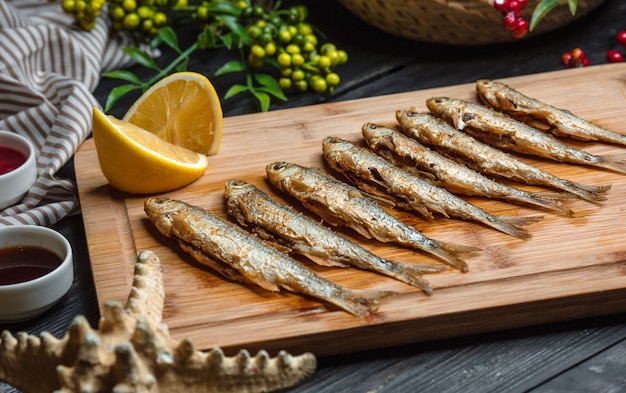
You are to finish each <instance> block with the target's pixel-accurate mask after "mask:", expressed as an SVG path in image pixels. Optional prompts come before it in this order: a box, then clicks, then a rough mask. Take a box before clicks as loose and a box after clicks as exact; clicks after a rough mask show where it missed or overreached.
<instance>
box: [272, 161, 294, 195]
mask: <svg viewBox="0 0 626 393" xmlns="http://www.w3.org/2000/svg"><path fill="white" fill-rule="evenodd" d="M301 171H302V167H301V166H300V165H297V164H292V163H289V162H284V161H278V162H273V163H271V164H267V166H265V174H266V175H267V178H268V179H269V181H270V183H272V184H273V185H274V186H276V187H278V188H279V189H281V190H283V191H285V188H284V185H283V183H284V182H285V181H287V180H288V179H289V178H290V177H292V176H295V175H297V174H298V173H300V172H301Z"/></svg>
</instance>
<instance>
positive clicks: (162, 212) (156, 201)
mask: <svg viewBox="0 0 626 393" xmlns="http://www.w3.org/2000/svg"><path fill="white" fill-rule="evenodd" d="M178 205H179V203H178V201H175V200H172V199H169V198H161V197H153V198H148V199H146V200H145V201H144V203H143V210H144V211H145V212H146V214H147V215H148V218H149V219H150V221H152V223H154V226H155V227H156V228H157V229H158V230H159V232H161V233H162V234H163V235H165V236H170V233H171V231H172V223H173V218H172V216H173V213H175V212H177V211H178V210H179V206H178Z"/></svg>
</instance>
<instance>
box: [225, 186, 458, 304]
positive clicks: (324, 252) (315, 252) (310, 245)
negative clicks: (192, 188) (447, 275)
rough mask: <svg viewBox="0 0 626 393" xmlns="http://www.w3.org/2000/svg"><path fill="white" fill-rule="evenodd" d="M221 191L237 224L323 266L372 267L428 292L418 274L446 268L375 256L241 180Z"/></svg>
mask: <svg viewBox="0 0 626 393" xmlns="http://www.w3.org/2000/svg"><path fill="white" fill-rule="evenodd" d="M224 194H225V197H226V205H227V209H228V213H229V214H230V215H231V216H233V217H234V218H236V219H237V221H238V222H239V224H240V225H242V226H245V227H252V228H253V229H254V231H255V233H257V234H259V236H260V237H261V238H263V239H266V240H268V241H272V242H276V243H278V244H280V245H284V246H285V247H287V248H289V249H291V250H293V251H294V252H296V253H298V254H301V255H304V256H306V257H308V258H309V259H311V260H312V261H314V262H316V263H318V264H320V265H323V266H340V267H346V266H348V265H351V266H354V267H357V268H359V269H363V270H370V271H375V272H378V273H381V274H384V275H387V276H390V277H393V278H396V279H398V280H400V281H403V282H405V283H407V284H410V285H413V286H415V287H417V288H420V289H422V290H423V291H424V292H426V293H428V294H430V293H432V291H433V289H432V287H431V285H430V284H429V283H428V281H426V280H425V279H423V278H422V274H423V273H435V272H439V271H442V270H444V269H447V268H449V266H448V265H446V264H442V263H405V262H395V261H390V260H387V259H384V258H381V257H378V256H376V255H374V254H373V253H372V252H370V251H369V250H367V249H365V248H363V247H361V246H360V245H358V244H356V243H354V242H352V241H350V240H348V239H346V238H344V237H342V236H340V235H338V234H337V233H335V232H334V231H332V230H331V229H330V228H328V227H326V226H324V225H322V224H320V223H318V222H317V221H314V220H312V219H310V218H309V217H307V216H305V215H304V214H302V213H300V212H298V211H296V210H295V209H293V208H292V207H291V206H287V205H282V204H279V203H278V202H276V201H275V200H274V199H272V198H271V197H270V196H269V195H268V194H266V193H265V192H263V191H262V190H261V189H259V188H258V187H256V186H255V185H253V184H250V183H247V182H245V181H243V180H238V179H231V180H229V181H227V182H226V189H225V193H224Z"/></svg>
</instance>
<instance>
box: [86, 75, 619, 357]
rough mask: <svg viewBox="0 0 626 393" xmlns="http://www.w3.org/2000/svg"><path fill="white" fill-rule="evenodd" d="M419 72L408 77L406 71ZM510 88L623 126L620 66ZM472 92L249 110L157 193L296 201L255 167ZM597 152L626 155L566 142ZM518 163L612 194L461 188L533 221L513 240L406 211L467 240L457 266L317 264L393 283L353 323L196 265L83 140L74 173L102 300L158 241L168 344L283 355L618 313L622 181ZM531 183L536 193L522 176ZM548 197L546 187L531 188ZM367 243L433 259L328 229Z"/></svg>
mask: <svg viewBox="0 0 626 393" xmlns="http://www.w3.org/2000/svg"><path fill="white" fill-rule="evenodd" d="M416 77H419V76H416ZM504 81H505V82H507V83H509V84H510V85H512V87H514V88H518V89H519V90H521V91H522V92H524V93H526V94H528V95H530V96H534V97H536V98H538V99H541V100H543V101H545V102H548V103H551V104H553V105H556V106H559V107H562V108H567V109H569V110H571V111H572V112H574V113H575V114H577V115H579V116H581V117H584V118H586V119H588V120H591V121H594V122H597V123H598V124H600V125H602V126H604V127H606V128H609V129H611V130H614V131H617V132H621V133H626V123H625V122H624V118H625V115H626V112H625V108H626V64H613V65H602V66H593V67H587V68H580V69H571V70H563V71H556V72H550V73H544V74H537V75H528V76H521V77H515V78H509V79H506V80H504ZM440 95H443V96H450V97H457V98H462V99H469V100H475V99H476V97H475V90H474V85H473V84H464V85H459V86H450V87H443V88H436V89H430V90H423V91H414V92H408V93H402V94H395V95H388V96H380V97H372V98H367V99H360V100H354V101H346V102H339V103H330V104H322V105H315V106H309V107H301V108H295V109H287V110H280V111H274V112H269V113H260V114H251V115H244V116H237V117H230V118H226V119H224V137H223V140H222V146H221V150H220V152H219V154H218V155H216V156H211V157H209V168H208V170H207V171H206V173H205V174H204V176H203V177H202V178H201V179H200V180H198V181H197V182H195V183H193V184H191V185H189V186H187V187H185V188H184V189H180V190H177V191H174V192H170V193H167V194H166V195H167V196H169V197H171V198H176V199H181V200H184V201H186V202H189V203H192V204H196V205H199V206H202V207H204V208H206V209H208V210H211V211H213V212H215V213H217V214H218V215H220V216H222V217H226V213H225V209H224V197H223V190H224V183H225V181H226V180H227V179H230V178H240V179H243V180H246V181H249V182H251V183H253V184H255V185H257V186H259V187H261V188H262V189H264V190H266V191H267V192H268V193H270V194H271V195H273V196H275V197H276V198H277V199H278V200H279V201H280V202H283V203H290V204H294V206H296V207H297V208H301V207H300V206H299V205H297V204H296V203H295V202H294V200H293V199H290V198H288V197H286V196H285V195H283V194H280V193H279V192H277V191H275V190H274V189H272V188H271V186H270V185H269V184H268V183H267V182H266V180H265V171H264V168H265V165H266V164H268V163H270V162H274V161H288V162H294V163H298V164H302V165H310V166H317V167H324V168H325V166H324V164H323V160H322V156H321V141H322V139H323V138H324V137H326V136H329V135H334V136H339V137H342V138H345V139H348V140H352V141H355V142H360V141H361V140H362V137H361V133H360V128H361V125H362V124H364V123H365V122H378V123H382V124H386V125H393V124H395V111H396V110H397V109H406V108H410V107H415V108H417V109H418V110H426V107H425V100H426V99H427V98H429V97H432V96H440ZM571 144H573V145H575V146H577V147H579V148H584V149H586V150H588V151H589V152H592V153H595V154H621V153H626V147H619V146H611V145H603V144H597V143H589V144H582V143H573V142H572V143H571ZM523 160H525V161H527V162H529V163H532V164H535V165H537V166H538V167H540V168H542V169H544V170H547V171H549V172H552V173H554V174H556V175H558V176H560V177H563V178H566V179H570V180H573V181H577V182H582V183H588V184H594V185H600V184H612V189H611V191H609V193H608V195H607V196H608V200H607V201H606V202H604V203H598V204H593V203H589V202H585V201H581V200H573V201H572V202H571V203H569V206H570V207H571V208H572V209H573V210H574V211H575V214H574V215H573V216H571V217H570V216H564V215H559V214H553V213H551V212H547V211H541V210H537V209H531V208H527V207H520V206H515V205H511V204H507V203H504V202H498V201H493V200H487V199H480V198H467V199H468V200H469V201H470V202H472V203H475V204H476V205H478V206H480V207H481V208H483V209H485V210H487V211H489V212H491V213H495V214H504V215H543V216H544V219H543V220H542V221H541V222H539V223H535V224H532V225H531V226H529V227H528V228H529V229H530V231H531V232H532V233H533V235H534V237H533V238H532V239H530V240H519V239H516V238H513V237H511V236H508V235H505V234H502V233H500V232H497V231H495V230H493V229H490V228H487V227H484V226H481V225H479V224H474V223H471V222H467V221H460V220H454V219H444V218H438V219H437V220H435V221H433V222H426V221H424V220H422V219H421V218H419V217H417V216H415V215H412V214H410V213H407V212H401V211H396V212H395V213H394V214H396V216H397V217H399V218H400V219H402V220H404V221H405V222H407V223H409V224H412V225H414V226H415V227H417V228H418V229H419V230H421V231H422V232H423V233H424V234H426V235H427V236H429V237H432V238H434V239H437V240H444V241H451V242H455V243H460V244H465V245H472V246H476V247H480V248H482V252H481V253H479V254H478V255H476V256H474V257H472V258H469V259H468V260H467V261H468V263H469V265H470V271H469V272H468V273H460V272H458V271H455V270H450V271H447V272H444V273H441V274H437V275H429V276H428V278H429V280H430V282H431V283H432V285H433V287H434V288H435V292H434V294H433V295H432V296H430V297H429V296H426V295H424V294H423V293H421V292H420V291H419V290H416V289H415V288H413V287H410V286H408V285H406V284H404V283H401V282H399V281H395V280H393V279H391V278H387V277H385V276H382V275H378V274H375V273H371V272H365V271H360V270H357V269H353V268H346V269H343V268H322V267H318V266H315V265H313V264H312V263H309V262H305V263H307V265H309V266H310V267H311V268H312V269H314V270H315V271H317V272H318V273H319V274H320V275H322V276H324V277H326V278H328V279H330V280H332V281H335V282H337V283H339V284H342V285H345V286H348V287H352V288H358V289H385V290H393V291H397V292H399V293H400V295H398V296H396V297H393V298H391V299H388V300H386V301H384V302H383V303H382V305H381V307H380V309H379V312H378V313H377V314H375V315H373V316H371V317H367V318H363V319H359V318H356V317H354V316H352V315H350V314H348V313H346V312H344V311H342V310H339V309H337V308H336V307H334V306H332V305H329V304H324V303H321V302H319V301H317V300H315V299H312V298H304V297H302V296H299V295H295V294H291V293H287V292H282V293H272V292H268V291H265V290H263V289H260V288H257V287H254V286H244V285H240V284H236V283H232V282H229V281H227V280H225V279H222V278H220V277H218V276H216V275H214V274H213V273H212V272H211V271H209V270H208V269H205V268H203V267H201V266H199V265H198V264H197V263H195V262H193V261H192V259H191V258H190V257H188V256H187V255H185V254H184V253H182V252H181V251H179V249H178V248H177V246H176V245H175V243H174V242H173V241H171V240H169V239H166V238H164V237H163V236H161V235H160V234H159V233H158V232H157V231H156V230H155V229H154V228H153V227H152V224H151V223H150V222H149V221H148V220H147V218H146V216H145V214H144V212H143V205H142V204H143V201H144V198H145V196H131V195H127V194H124V193H121V192H119V191H116V190H114V189H112V188H110V187H109V186H108V185H107V182H106V180H105V179H104V177H103V176H102V174H101V172H100V169H99V166H98V161H97V155H96V151H95V149H94V145H93V142H92V140H88V141H86V142H85V143H84V144H83V145H82V146H81V148H80V149H79V151H78V152H77V154H76V157H75V166H76V177H77V181H78V188H79V195H80V201H81V205H82V211H83V216H84V223H85V231H86V235H87V241H88V245H89V254H90V259H91V264H92V268H93V276H94V280H95V285H96V290H97V294H98V300H99V303H100V304H103V303H104V302H106V301H108V300H125V299H126V297H127V294H128V291H129V288H130V284H131V280H132V271H133V264H134V262H135V258H136V255H137V252H138V251H139V250H145V249H149V250H152V251H154V252H155V253H156V254H157V255H158V256H159V257H160V259H161V261H162V262H163V265H164V272H165V292H166V305H165V313H164V322H165V323H167V324H168V326H169V328H170V331H171V333H172V335H173V336H174V337H175V338H183V337H190V338H192V339H193V341H194V342H195V344H196V345H197V346H198V347H199V348H202V349H206V348H209V347H212V346H221V347H222V348H224V349H225V350H226V351H227V352H230V353H233V352H235V351H236V350H239V349H241V348H246V349H248V350H250V351H255V350H258V349H261V348H264V349H267V350H269V351H277V350H279V349H287V350H290V351H291V352H292V353H299V352H301V351H305V350H306V351H312V352H314V353H315V354H317V355H318V356H324V355H331V354H338V353H345V352H351V351H357V350H364V349H372V348H378V347H384V346H391V345H401V344H405V343H410V342H418V341H424V340H433V339H440V338H446V337H451V336H459V335H466V334H472V333H478V332H485V331H493V330H497V329H506V328H511V327H521V326H528V325H532V324H540V323H547V322H552V321H558V320H567V319H574V318H580V317H589V316H594V315H601V314H607V313H616V312H622V311H625V310H626V277H625V275H626V242H625V239H626V225H625V223H626V175H621V174H618V173H614V172H610V171H607V170H600V169H593V168H588V167H581V166H574V165H569V164H562V163H552V162H548V161H545V160H533V159H528V158H523ZM520 188H524V189H528V190H531V189H532V190H537V191H541V190H540V189H538V188H530V187H527V186H520ZM543 191H548V190H545V189H544V190H543ZM339 232H340V233H341V234H344V235H345V236H346V237H348V238H350V239H353V240H355V241H357V242H358V243H360V244H362V245H364V246H365V247H367V248H369V249H370V250H372V251H373V252H374V253H376V254H378V255H380V256H383V257H387V258H391V259H395V260H399V261H409V262H426V261H433V259H432V257H430V256H428V255H426V254H423V253H419V252H413V251H410V250H407V249H403V248H400V247H396V246H393V245H388V244H382V243H379V242H377V241H371V240H366V239H364V238H362V237H360V236H358V235H356V234H355V233H354V232H350V231H344V230H339Z"/></svg>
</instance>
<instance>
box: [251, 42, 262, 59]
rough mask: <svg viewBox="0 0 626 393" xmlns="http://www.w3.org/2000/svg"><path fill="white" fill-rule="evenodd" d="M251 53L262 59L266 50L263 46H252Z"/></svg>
mask: <svg viewBox="0 0 626 393" xmlns="http://www.w3.org/2000/svg"><path fill="white" fill-rule="evenodd" d="M250 53H252V55H254V56H256V57H258V58H261V59H262V58H264V57H265V49H264V48H263V47H262V46H261V45H252V48H250Z"/></svg>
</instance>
